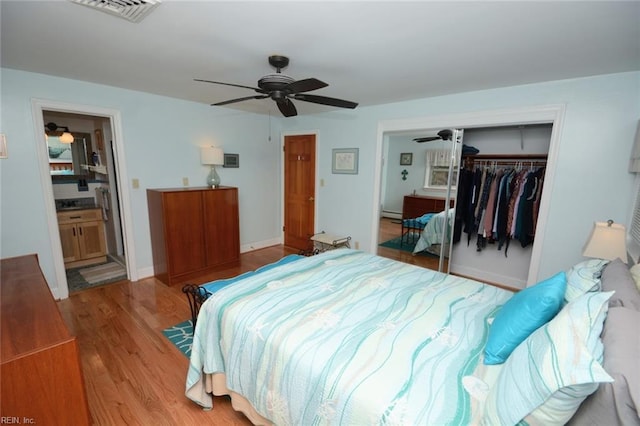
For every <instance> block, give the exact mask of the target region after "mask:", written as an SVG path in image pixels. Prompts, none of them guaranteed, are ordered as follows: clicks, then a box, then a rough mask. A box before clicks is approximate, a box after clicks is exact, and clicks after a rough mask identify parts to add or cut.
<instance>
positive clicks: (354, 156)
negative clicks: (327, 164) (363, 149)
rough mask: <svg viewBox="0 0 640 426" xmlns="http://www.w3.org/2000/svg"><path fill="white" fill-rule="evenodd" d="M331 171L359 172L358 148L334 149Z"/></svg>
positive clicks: (352, 173) (354, 173) (353, 173)
mask: <svg viewBox="0 0 640 426" xmlns="http://www.w3.org/2000/svg"><path fill="white" fill-rule="evenodd" d="M331 173H344V174H351V175H357V174H358V148H336V149H333V150H332V161H331Z"/></svg>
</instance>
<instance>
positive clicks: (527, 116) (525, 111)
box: [371, 105, 564, 285]
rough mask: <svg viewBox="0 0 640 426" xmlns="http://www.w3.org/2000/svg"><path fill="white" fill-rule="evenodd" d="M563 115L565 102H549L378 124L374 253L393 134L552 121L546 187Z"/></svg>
mask: <svg viewBox="0 0 640 426" xmlns="http://www.w3.org/2000/svg"><path fill="white" fill-rule="evenodd" d="M563 118H564V106H563V105H550V106H540V107H529V108H518V109H510V110H498V111H486V112H484V111H483V112H478V113H465V114H458V115H446V116H434V117H423V118H417V119H403V120H390V121H383V122H380V123H379V124H378V137H377V144H376V161H375V163H374V165H375V170H374V188H373V191H374V192H373V216H372V217H373V218H375V219H376V220H373V221H372V228H371V235H372V239H373V241H372V245H371V247H372V248H371V250H372V252H374V253H375V252H376V250H377V246H378V243H379V241H378V235H379V226H380V224H379V220H378V219H379V218H380V217H381V215H382V214H381V213H382V207H381V197H382V183H383V173H382V170H383V167H382V164H383V158H385V152H384V149H383V148H384V146H385V145H384V143H385V141H387V140H388V139H389V138H390V137H391V136H393V135H396V134H402V133H404V134H408V133H416V132H421V131H425V130H429V129H443V128H461V129H472V128H479V127H492V126H518V125H528V124H542V123H549V124H551V126H552V131H551V140H550V144H549V152H548V158H547V167H546V173H545V182H546V183H545V186H547V187H548V188H552V187H553V179H554V175H555V170H556V167H557V166H556V162H557V156H558V151H559V145H560V133H561V129H562V122H563ZM550 197H551V190H548V191H543V193H542V198H541V201H540V207H539V215H538V223H537V227H536V234H537V236H540V238H535V240H534V243H533V247H532V249H531V262H530V267H529V272H528V277H527V283H528V284H529V285H530V284H532V283H535V282H537V281H538V279H539V277H538V272H539V268H540V258H541V252H542V243H543V241H542V240H543V238H542V237H541V236H543V235H544V233H545V228H546V223H547V217H548V214H549V202H550V200H549V198H550Z"/></svg>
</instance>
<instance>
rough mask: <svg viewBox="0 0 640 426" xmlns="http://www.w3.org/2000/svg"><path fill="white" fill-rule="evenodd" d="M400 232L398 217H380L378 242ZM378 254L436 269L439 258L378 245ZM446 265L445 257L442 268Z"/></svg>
mask: <svg viewBox="0 0 640 426" xmlns="http://www.w3.org/2000/svg"><path fill="white" fill-rule="evenodd" d="M401 234H402V225H401V224H400V221H399V220H398V219H389V218H386V217H383V218H381V219H380V233H379V236H378V244H379V243H382V242H384V241H388V240H390V239H392V238H396V237H399V236H400V235H401ZM377 254H378V256H382V257H387V258H389V259H394V260H399V261H400V262H404V263H410V264H412V265H417V266H422V267H423V268H428V269H433V270H436V271H437V270H438V262H439V259H438V258H437V257H436V256H429V255H426V254H417V255H415V256H414V255H413V254H411V253H410V252H406V251H402V250H395V249H390V248H386V247H380V246H378V252H377ZM446 267H447V259H445V262H444V268H445V269H446Z"/></svg>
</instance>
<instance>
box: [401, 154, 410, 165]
mask: <svg viewBox="0 0 640 426" xmlns="http://www.w3.org/2000/svg"><path fill="white" fill-rule="evenodd" d="M411 163H413V153H412V152H403V153H402V154H400V165H401V166H410V165H411Z"/></svg>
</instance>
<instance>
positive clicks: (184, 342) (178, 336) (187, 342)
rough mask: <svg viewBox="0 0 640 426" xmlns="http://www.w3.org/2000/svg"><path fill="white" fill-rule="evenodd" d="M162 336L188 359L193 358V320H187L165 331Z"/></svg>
mask: <svg viewBox="0 0 640 426" xmlns="http://www.w3.org/2000/svg"><path fill="white" fill-rule="evenodd" d="M162 334H164V335H165V337H166V338H167V339H169V341H170V342H171V343H173V345H174V346H175V347H176V348H178V349H179V350H180V352H182V353H183V354H184V355H185V356H186V357H187V358H190V357H191V344H192V343H193V325H191V320H186V321H183V322H181V323H180V324H176V325H174V326H173V327H169V328H167V329H165V330H163V331H162Z"/></svg>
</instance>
